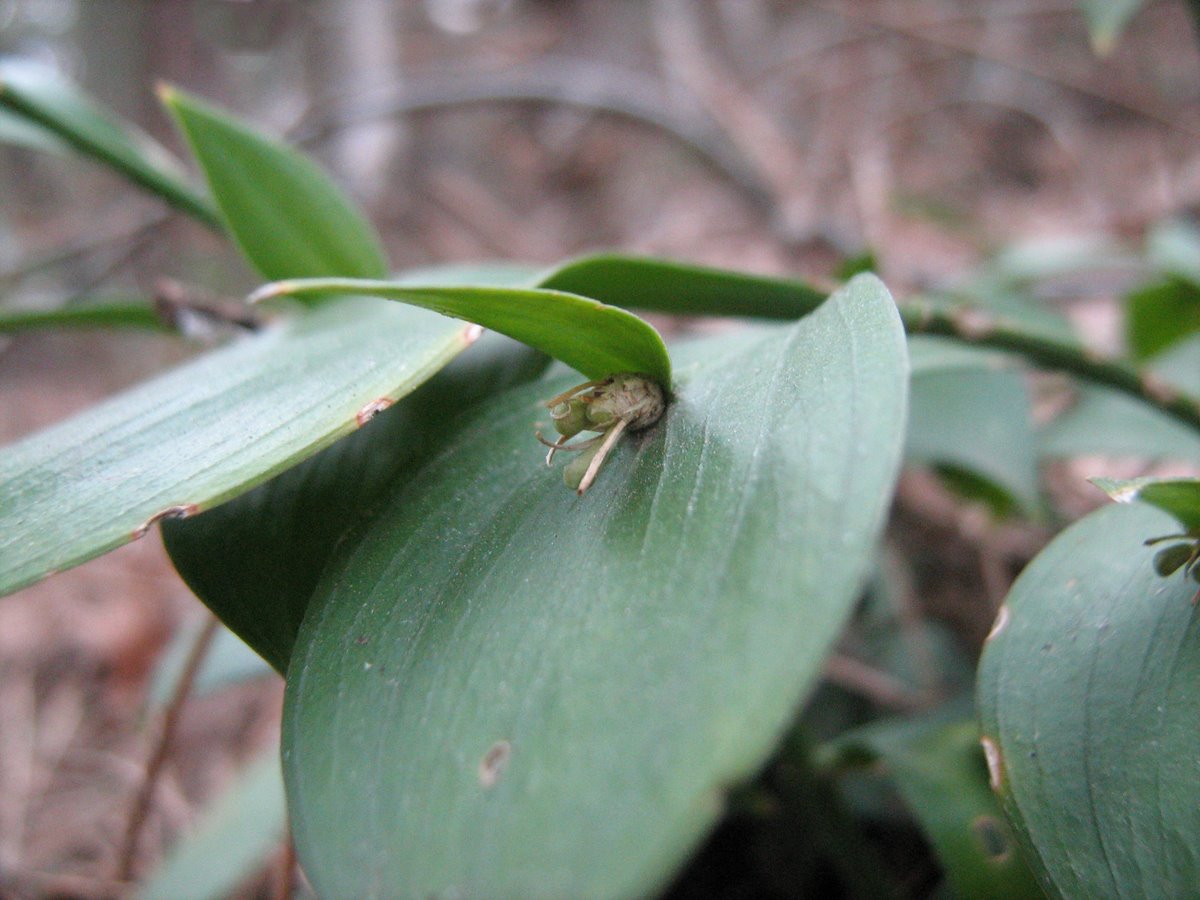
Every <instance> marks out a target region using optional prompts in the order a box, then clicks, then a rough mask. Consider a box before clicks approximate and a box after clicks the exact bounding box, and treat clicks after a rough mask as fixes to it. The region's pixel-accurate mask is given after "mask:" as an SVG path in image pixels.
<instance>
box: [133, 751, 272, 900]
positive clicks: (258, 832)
mask: <svg viewBox="0 0 1200 900" xmlns="http://www.w3.org/2000/svg"><path fill="white" fill-rule="evenodd" d="M286 834H287V801H286V799H285V797H284V792H283V779H282V778H281V777H280V773H279V754H278V752H277V751H276V750H274V749H272V750H271V751H270V752H269V753H268V754H267V755H265V756H264V757H262V758H261V759H258V760H255V761H254V762H253V763H251V764H250V765H249V766H248V767H247V768H246V770H245V771H244V772H242V773H241V775H240V776H239V777H238V779H237V780H236V781H235V782H234V783H233V784H232V785H230V786H229V787H228V788H227V789H226V791H225V793H224V794H222V795H221V796H220V798H218V800H217V801H216V803H214V804H213V807H212V808H211V809H210V810H208V811H207V812H206V813H205V815H204V816H203V817H202V819H201V821H200V822H199V823H198V824H197V826H196V828H195V830H194V831H193V832H192V833H191V834H188V835H187V836H185V837H184V838H183V839H182V840H181V841H180V842H179V844H177V845H176V846H175V847H173V848H172V849H171V852H170V853H168V854H167V858H166V859H165V860H163V863H162V865H161V866H159V868H158V869H157V870H156V871H155V872H154V873H153V874H151V876H150V878H149V880H148V881H147V882H146V884H145V885H143V886H142V889H141V890H140V891H138V893H137V897H138V898H139V900H158V898H162V900H221V898H225V897H231V896H234V895H235V892H236V890H237V888H239V887H240V886H241V885H242V883H243V882H245V880H246V879H247V878H249V877H250V876H251V875H253V874H254V872H255V871H256V870H258V869H260V868H262V867H263V866H264V865H266V863H267V860H268V857H269V856H270V854H271V852H272V851H274V850H276V849H277V848H278V847H279V845H280V843H281V842H282V841H283V839H284V837H285V836H286Z"/></svg>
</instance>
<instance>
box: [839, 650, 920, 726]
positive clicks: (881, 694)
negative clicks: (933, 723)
mask: <svg viewBox="0 0 1200 900" xmlns="http://www.w3.org/2000/svg"><path fill="white" fill-rule="evenodd" d="M825 677H826V678H828V679H829V680H830V681H831V682H833V683H834V684H836V685H838V686H839V687H844V688H846V690H849V691H853V692H854V693H856V694H861V695H862V696H864V697H866V698H868V699H869V700H871V701H872V702H874V703H876V704H877V705H879V706H883V707H890V708H892V709H898V710H904V711H906V712H915V711H916V710H919V709H924V708H925V707H926V706H928V705H929V702H930V700H931V699H933V698H932V697H930V696H926V695H923V694H920V693H918V692H916V691H914V690H912V689H911V688H910V687H908V685H906V684H904V682H902V681H900V679H898V678H896V677H895V676H894V675H891V674H889V673H888V672H884V671H881V670H880V669H876V668H874V667H873V666H870V665H868V664H867V663H865V662H863V661H862V660H858V659H855V658H854V657H852V656H847V655H846V654H844V653H835V654H833V655H832V656H831V657H829V660H828V662H826V663H825Z"/></svg>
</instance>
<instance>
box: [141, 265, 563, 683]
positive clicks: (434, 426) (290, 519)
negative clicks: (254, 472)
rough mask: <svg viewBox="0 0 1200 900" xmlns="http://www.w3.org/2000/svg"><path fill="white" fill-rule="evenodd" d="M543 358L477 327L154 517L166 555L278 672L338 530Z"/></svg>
mask: <svg viewBox="0 0 1200 900" xmlns="http://www.w3.org/2000/svg"><path fill="white" fill-rule="evenodd" d="M456 272H457V274H459V275H460V277H468V276H469V273H467V272H464V271H463V270H461V269H458V270H456ZM547 362H548V360H547V359H546V357H544V356H543V355H542V354H540V353H536V352H535V351H533V350H530V349H529V348H528V347H525V346H523V345H521V344H517V343H516V342H514V341H510V340H509V339H508V338H505V337H501V336H500V335H497V334H485V335H484V336H483V337H482V338H481V339H480V340H479V341H478V343H476V344H475V345H474V346H472V347H471V348H470V349H469V350H468V351H467V352H466V353H464V354H462V355H461V356H459V357H458V358H457V359H455V360H454V361H453V362H451V363H450V364H449V365H448V366H446V368H444V369H442V371H440V372H438V373H437V375H435V376H434V377H433V378H431V379H430V380H429V381H428V382H427V383H425V384H423V385H421V387H420V388H418V389H417V390H416V391H414V392H413V393H412V394H410V395H409V396H407V397H405V398H403V399H402V400H401V401H400V402H399V403H397V404H396V405H395V406H394V407H393V408H391V409H389V410H387V411H386V412H384V413H382V414H381V415H380V416H379V417H378V418H377V419H375V420H374V421H373V422H372V423H371V427H370V428H362V429H359V430H358V431H356V432H354V434H352V435H350V436H349V437H347V438H344V439H342V440H340V441H338V442H337V443H335V444H334V445H333V446H332V447H328V448H326V449H325V450H323V451H321V452H320V453H318V454H317V455H316V456H313V457H311V458H310V459H307V460H305V461H304V462H302V463H301V464H300V465H298V466H295V467H293V468H291V469H289V470H288V471H286V472H284V473H283V474H281V475H279V476H277V477H275V478H273V479H271V480H270V481H269V482H267V483H266V484H263V485H260V486H259V487H256V488H255V489H254V490H252V491H250V492H249V493H246V494H243V495H242V496H240V497H237V498H236V499H234V500H232V501H231V502H229V503H225V504H222V505H221V506H218V507H217V508H216V509H213V510H209V511H208V512H205V513H203V514H201V515H199V516H195V517H193V518H189V519H182V520H175V521H171V522H164V523H163V540H164V542H165V544H166V547H167V552H168V553H169V554H170V556H171V561H172V563H174V565H175V568H176V569H177V570H178V571H179V574H180V575H181V576H182V577H183V580H184V581H186V582H187V585H188V587H190V588H191V589H192V591H194V592H195V594H196V596H197V597H199V598H200V599H201V600H202V601H204V603H205V604H206V605H207V606H208V607H209V609H211V610H212V611H213V612H214V613H216V614H217V615H218V616H219V617H220V618H221V620H222V621H223V622H224V623H225V624H226V625H228V626H229V627H230V628H231V629H233V630H234V631H235V632H236V633H237V634H239V635H240V636H241V637H242V638H243V639H244V640H245V641H247V642H248V643H249V644H250V646H252V647H253V648H254V649H255V650H256V651H257V652H258V653H259V654H261V655H262V656H263V658H264V659H266V660H267V661H268V662H269V663H271V665H273V666H274V667H275V668H276V669H277V670H278V671H280V672H284V671H286V670H287V665H288V659H289V658H290V656H291V652H292V644H293V642H294V641H295V639H296V631H297V629H299V627H300V621H301V620H302V619H303V618H304V612H305V610H306V609H307V608H308V601H309V597H310V596H312V592H313V589H314V588H315V587H316V585H317V580H318V579H319V578H320V575H321V572H322V571H323V570H324V568H325V565H326V564H327V563H328V561H329V558H330V556H332V554H333V550H334V547H335V546H336V545H337V543H338V541H339V540H341V538H342V537H343V536H344V534H345V533H346V531H347V530H348V529H349V528H350V527H351V526H352V525H355V524H357V523H358V522H360V521H361V520H362V519H363V518H365V517H366V515H367V514H368V513H369V512H372V511H374V510H375V509H376V508H377V507H378V505H379V502H380V497H381V496H382V495H384V494H385V493H386V491H387V490H388V489H389V488H390V487H391V486H392V485H393V484H395V483H396V482H397V481H398V480H399V479H403V478H408V477H410V476H411V475H412V473H413V472H414V471H415V470H416V468H417V464H418V462H419V461H421V460H423V459H424V458H425V457H427V456H428V455H430V454H431V453H435V452H436V451H437V450H438V449H439V447H440V446H441V444H442V442H443V441H444V440H445V439H446V437H445V430H446V424H447V423H448V422H450V421H452V420H453V419H454V418H455V417H456V416H457V415H458V414H460V413H461V412H462V411H463V410H464V409H467V408H469V407H470V406H471V405H472V404H473V403H475V402H476V401H478V400H480V399H481V398H483V397H486V396H488V395H490V394H493V393H496V392H497V391H500V390H502V389H504V388H506V387H510V386H512V385H515V384H522V383H524V382H526V381H529V380H531V379H533V378H536V377H537V376H539V375H540V374H541V373H542V371H543V370H544V369H545V367H546V364H547Z"/></svg>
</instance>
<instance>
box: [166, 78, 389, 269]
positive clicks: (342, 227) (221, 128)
mask: <svg viewBox="0 0 1200 900" xmlns="http://www.w3.org/2000/svg"><path fill="white" fill-rule="evenodd" d="M160 96H161V98H162V101H163V103H164V104H165V105H166V106H167V108H168V109H169V110H170V111H171V113H172V115H174V117H175V120H176V122H178V124H179V128H180V130H181V131H182V132H183V134H184V136H185V137H186V138H187V141H188V143H189V144H190V145H191V148H192V152H193V153H194V154H195V156H196V159H197V161H198V162H199V163H200V167H201V168H202V169H203V170H204V175H205V178H207V179H208V186H209V189H210V190H211V191H212V194H213V197H215V198H216V201H217V204H218V205H219V206H220V209H221V216H222V218H223V219H224V220H225V222H226V223H227V224H228V226H229V231H230V233H231V234H232V235H233V238H234V240H235V241H236V242H237V244H238V246H239V247H240V248H241V249H242V252H243V254H245V256H246V259H247V260H249V261H250V264H251V265H253V266H254V268H255V269H257V270H258V271H259V272H260V273H261V274H262V275H263V276H265V277H266V278H305V277H309V276H313V277H316V276H324V275H341V276H346V277H357V278H383V277H385V276H386V275H387V272H388V267H387V260H386V258H385V257H384V255H383V249H382V248H381V247H380V244H379V238H378V236H377V235H376V234H375V230H374V229H373V228H372V227H371V224H370V223H369V222H367V221H366V220H365V219H364V218H363V217H362V215H361V214H360V213H359V211H358V210H357V209H356V208H355V207H354V205H353V204H352V203H351V202H350V200H349V199H347V198H346V196H345V195H344V194H343V193H342V191H341V190H340V189H339V188H338V187H337V186H336V185H335V184H334V183H333V182H332V181H331V180H330V178H329V176H328V175H326V174H325V173H324V172H323V171H322V170H321V169H320V168H319V167H318V166H317V165H316V164H315V163H313V162H312V161H311V160H309V159H308V158H307V157H305V156H303V155H302V154H300V153H299V152H297V151H295V150H293V149H291V148H290V147H288V146H286V145H284V144H281V143H279V142H277V141H274V140H271V139H269V138H267V137H264V136H263V135H261V134H259V133H258V132H256V131H254V130H253V129H251V128H249V127H247V126H246V125H244V124H242V123H241V122H238V121H236V120H234V119H233V118H232V117H230V116H228V115H226V114H225V113H223V112H221V111H219V110H218V109H216V108H215V107H212V106H210V105H208V104H207V103H204V102H202V101H201V100H199V99H197V98H195V97H192V96H189V95H187V94H185V93H183V92H182V91H179V90H177V89H176V88H172V87H167V86H163V87H162V88H161V89H160Z"/></svg>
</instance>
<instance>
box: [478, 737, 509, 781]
mask: <svg viewBox="0 0 1200 900" xmlns="http://www.w3.org/2000/svg"><path fill="white" fill-rule="evenodd" d="M510 756H512V744H510V743H509V742H508V741H496V743H494V744H492V746H491V747H490V748H489V749H488V752H487V753H485V754H483V759H481V760H480V761H479V783H480V784H481V785H482V786H483V788H484V790H487V789H489V788H491V787H492V786H493V785H495V784H496V782H497V781H499V780H500V774H501V773H502V772H503V771H504V767H505V766H506V765H508V758H509V757H510Z"/></svg>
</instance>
